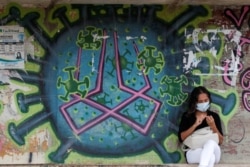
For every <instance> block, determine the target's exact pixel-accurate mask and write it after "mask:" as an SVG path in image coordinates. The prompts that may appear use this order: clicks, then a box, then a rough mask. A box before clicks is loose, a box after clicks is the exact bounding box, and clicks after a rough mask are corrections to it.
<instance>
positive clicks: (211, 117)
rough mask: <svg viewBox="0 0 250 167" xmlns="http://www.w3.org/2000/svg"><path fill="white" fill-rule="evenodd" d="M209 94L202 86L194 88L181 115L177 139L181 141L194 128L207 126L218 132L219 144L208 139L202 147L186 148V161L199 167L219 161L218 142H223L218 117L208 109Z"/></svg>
mask: <svg viewBox="0 0 250 167" xmlns="http://www.w3.org/2000/svg"><path fill="white" fill-rule="evenodd" d="M210 103H211V96H210V93H209V91H208V90H207V89H206V88H205V87H202V86H199V87H196V88H194V90H193V91H192V92H191V94H190V97H189V104H188V110H187V111H186V112H185V113H184V114H183V115H182V118H181V122H180V126H179V133H178V137H179V141H180V142H183V141H184V140H185V139H186V138H187V137H188V136H189V135H191V134H192V133H193V132H194V131H195V130H198V129H201V128H203V127H206V126H209V127H210V128H211V129H212V131H213V132H214V133H217V134H218V137H219V144H218V143H216V142H215V141H213V140H208V141H207V142H206V143H205V144H204V146H203V147H202V148H197V149H188V151H186V152H185V157H186V160H187V163H190V164H191V163H198V164H199V167H213V166H214V164H215V163H218V162H219V161H220V157H221V149H220V146H219V145H220V144H222V142H223V133H222V127H221V121H220V117H219V115H218V114H217V113H215V112H212V111H210V110H209V107H210Z"/></svg>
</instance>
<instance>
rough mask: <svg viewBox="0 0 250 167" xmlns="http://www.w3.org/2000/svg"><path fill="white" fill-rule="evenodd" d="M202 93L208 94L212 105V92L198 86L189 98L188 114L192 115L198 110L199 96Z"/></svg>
mask: <svg viewBox="0 0 250 167" xmlns="http://www.w3.org/2000/svg"><path fill="white" fill-rule="evenodd" d="M202 93H205V94H207V96H208V99H209V101H210V103H211V95H210V92H209V91H208V90H207V89H206V88H205V87H203V86H198V87H195V88H194V89H193V91H192V92H191V94H190V96H189V101H188V110H187V111H188V114H192V113H193V112H194V111H195V108H196V103H197V102H198V96H199V95H200V94H202Z"/></svg>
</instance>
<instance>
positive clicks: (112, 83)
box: [0, 3, 250, 165]
mask: <svg viewBox="0 0 250 167" xmlns="http://www.w3.org/2000/svg"><path fill="white" fill-rule="evenodd" d="M249 13H250V8H249V6H205V5H204V6H203V5H200V6H186V5H185V6H178V7H175V6H170V5H70V4H60V5H56V6H53V7H49V8H42V7H41V8H39V7H23V6H21V4H14V3H11V4H8V5H6V6H4V7H3V8H2V9H1V10H0V22H1V25H2V26H4V27H0V29H1V30H2V31H0V42H1V45H0V47H1V48H0V56H1V60H0V63H1V64H0V68H2V69H1V70H0V76H1V77H0V81H1V82H0V96H1V99H0V106H1V107H0V125H1V126H0V128H1V131H0V132H1V138H0V155H1V157H2V160H1V161H0V163H1V164H58V163H60V164H85V165H86V164H89V165H98V164H103V165H105V164H114V165H119V164H125V165H126V164H127V165H130V164H138V165H142V164H148V165H150V164H160V165H161V164H173V163H185V160H184V157H183V154H182V152H181V150H180V148H179V146H178V140H177V136H176V133H177V131H178V121H179V118H180V116H181V114H182V113H183V112H184V111H185V104H186V103H185V102H186V100H187V98H188V94H189V93H190V91H191V90H192V89H193V87H195V86H197V85H204V86H206V87H207V88H208V89H209V90H210V91H211V93H212V98H213V104H212V108H211V109H212V110H214V111H215V112H218V113H219V115H220V117H221V119H222V123H223V129H224V135H225V141H224V143H223V145H222V151H223V153H222V161H221V163H249V158H248V157H249V149H248V145H249V136H250V131H249V129H248V128H247V126H248V122H249V121H248V120H249V117H250V114H249V112H250V104H249V96H250V92H249V70H250V68H249V64H250V60H249V58H248V57H249V43H250V39H249V22H248V21H249ZM5 26H10V27H5ZM17 27H18V29H17ZM20 27H21V28H20ZM22 28H24V29H23V30H22ZM20 35H21V37H23V36H24V41H22V38H19V37H20ZM15 37H16V38H18V40H17V39H16V38H15ZM19 39H21V41H19ZM18 52H19V53H20V54H21V57H19V56H18V55H19V53H18Z"/></svg>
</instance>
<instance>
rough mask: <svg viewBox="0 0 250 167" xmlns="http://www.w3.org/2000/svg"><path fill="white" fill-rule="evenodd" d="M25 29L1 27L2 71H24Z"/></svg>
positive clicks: (0, 66) (0, 54)
mask: <svg viewBox="0 0 250 167" xmlns="http://www.w3.org/2000/svg"><path fill="white" fill-rule="evenodd" d="M24 38H25V35H24V28H23V27H20V26H0V69H24V61H25V51H24V49H25V47H24V46H25V42H24V40H25V39H24Z"/></svg>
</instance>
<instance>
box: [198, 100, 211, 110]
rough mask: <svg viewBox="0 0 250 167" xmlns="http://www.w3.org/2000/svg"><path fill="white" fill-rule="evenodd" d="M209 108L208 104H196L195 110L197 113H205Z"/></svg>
mask: <svg viewBox="0 0 250 167" xmlns="http://www.w3.org/2000/svg"><path fill="white" fill-rule="evenodd" d="M209 107H210V104H209V102H204V103H197V104H196V109H197V110H198V111H201V112H206V111H207V109H208V108H209Z"/></svg>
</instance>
